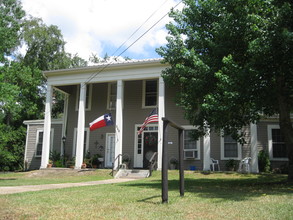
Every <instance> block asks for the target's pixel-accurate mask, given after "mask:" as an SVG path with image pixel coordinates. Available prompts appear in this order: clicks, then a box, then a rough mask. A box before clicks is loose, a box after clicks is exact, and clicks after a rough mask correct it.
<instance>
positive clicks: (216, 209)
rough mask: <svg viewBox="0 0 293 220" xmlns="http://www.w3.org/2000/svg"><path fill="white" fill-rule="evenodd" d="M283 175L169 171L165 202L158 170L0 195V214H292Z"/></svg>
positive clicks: (261, 216) (240, 216)
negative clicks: (126, 178)
mask: <svg viewBox="0 0 293 220" xmlns="http://www.w3.org/2000/svg"><path fill="white" fill-rule="evenodd" d="M286 178H287V176H284V175H243V174H236V173H233V174H225V173H213V174H208V175H204V174H201V173H194V172H191V171H186V172H185V196H184V197H180V196H179V189H178V188H179V182H178V171H170V172H169V203H168V204H161V175H160V172H158V171H157V172H154V175H153V177H151V178H147V179H143V180H137V181H133V182H128V183H120V184H111V185H97V186H86V187H74V188H66V189H58V190H47V191H38V192H28V193H20V194H11V195H1V196H0V204H1V205H0V219H141V220H142V219H178V220H179V219H288V220H289V219H293V205H292V204H293V194H292V193H293V186H292V185H290V184H288V183H286V182H285V181H286Z"/></svg>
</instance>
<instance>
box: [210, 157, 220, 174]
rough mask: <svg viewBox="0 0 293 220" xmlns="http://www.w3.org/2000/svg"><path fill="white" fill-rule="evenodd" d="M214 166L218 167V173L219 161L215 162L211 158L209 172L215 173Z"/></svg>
mask: <svg viewBox="0 0 293 220" xmlns="http://www.w3.org/2000/svg"><path fill="white" fill-rule="evenodd" d="M215 166H216V167H218V171H220V164H219V160H215V159H214V158H211V163H210V167H211V171H215Z"/></svg>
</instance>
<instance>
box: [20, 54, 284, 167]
mask: <svg viewBox="0 0 293 220" xmlns="http://www.w3.org/2000/svg"><path fill="white" fill-rule="evenodd" d="M166 66H167V65H165V64H162V63H161V59H150V60H133V61H132V60H130V61H124V62H120V63H111V64H105V63H103V64H99V65H96V66H90V67H81V68H73V69H62V70H54V71H46V72H44V76H45V77H46V78H47V96H46V103H45V118H44V120H35V121H25V122H24V123H25V124H26V125H27V141H26V150H25V163H26V166H27V168H28V169H39V168H46V167H47V164H48V161H49V155H50V151H52V150H55V151H58V152H60V153H61V154H65V155H67V157H72V158H74V159H75V168H76V169H79V168H81V165H82V162H83V159H84V157H85V155H86V154H87V153H90V154H91V155H93V154H97V153H99V154H100V155H102V156H103V158H104V161H103V167H105V168H107V167H109V168H110V167H112V163H113V160H114V158H116V157H117V156H118V155H119V154H123V155H128V157H129V158H130V159H131V163H130V167H132V168H147V165H148V163H147V162H148V159H149V158H150V156H151V155H152V154H153V153H154V152H157V153H158V169H161V163H162V161H161V158H162V144H163V140H162V137H163V122H162V121H161V120H159V122H158V123H150V124H148V125H147V127H146V128H145V130H144V131H143V132H142V133H141V134H140V135H138V130H139V129H140V126H141V125H142V123H143V122H144V120H145V118H146V117H147V116H148V115H149V113H150V112H151V111H152V110H153V109H154V108H157V109H158V117H159V119H161V118H162V117H167V118H169V119H171V120H172V121H174V122H176V123H178V124H179V125H181V126H182V127H183V128H184V129H185V130H184V167H185V169H190V168H191V167H192V168H193V169H194V168H195V169H198V170H210V169H211V166H210V165H211V158H214V159H216V160H219V164H220V169H221V170H225V163H226V162H227V161H228V160H230V159H234V160H241V159H243V158H244V157H251V169H252V172H258V157H257V155H258V152H259V150H261V149H266V150H268V152H269V153H270V159H271V161H272V162H273V163H272V164H273V166H274V167H278V166H280V165H281V164H283V163H286V161H287V159H286V150H285V145H284V141H283V139H282V136H281V134H280V129H279V125H278V121H277V119H274V118H269V119H264V120H262V121H261V122H259V123H258V124H257V125H256V124H251V125H250V126H247V127H245V128H243V129H244V130H245V134H246V136H245V140H246V143H245V144H243V145H240V144H238V143H237V142H236V141H235V140H233V139H232V138H231V137H230V136H221V135H219V134H216V133H213V132H211V133H210V134H207V135H206V136H204V137H202V138H200V139H199V140H198V141H194V140H192V139H191V137H190V131H191V130H192V129H194V127H193V126H192V125H190V124H189V122H188V121H187V120H185V119H184V112H183V110H182V109H181V108H179V107H178V106H176V104H175V102H174V101H175V95H176V88H170V87H167V86H165V83H164V81H163V79H162V77H161V72H162V70H163V69H164V68H166ZM54 89H56V90H59V91H61V92H62V93H64V94H65V104H64V114H63V118H62V119H59V120H55V119H52V116H51V115H52V113H51V109H52V99H53V96H52V93H53V90H54ZM105 113H111V114H112V117H113V120H114V125H113V126H106V127H103V128H100V129H97V130H94V131H90V130H89V123H90V122H92V121H93V120H95V119H96V118H98V117H99V116H102V115H104V114H105ZM167 143H168V155H169V159H170V160H171V159H173V160H174V159H178V136H177V131H176V130H175V129H172V128H170V129H169V134H168V142H167ZM117 163H118V162H117V161H116V164H115V166H117V165H118V164H117Z"/></svg>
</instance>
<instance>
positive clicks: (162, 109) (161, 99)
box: [158, 77, 165, 170]
mask: <svg viewBox="0 0 293 220" xmlns="http://www.w3.org/2000/svg"><path fill="white" fill-rule="evenodd" d="M158 106H159V112H158V117H159V128H158V129H159V132H158V170H161V169H162V154H163V121H162V118H163V117H165V83H164V80H163V78H162V77H160V78H159V103H158Z"/></svg>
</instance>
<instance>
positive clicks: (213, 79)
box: [157, 0, 293, 180]
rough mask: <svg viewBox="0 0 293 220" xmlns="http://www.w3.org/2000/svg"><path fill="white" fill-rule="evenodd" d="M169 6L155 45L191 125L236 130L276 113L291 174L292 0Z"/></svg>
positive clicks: (212, 0)
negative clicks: (163, 37) (162, 38)
mask: <svg viewBox="0 0 293 220" xmlns="http://www.w3.org/2000/svg"><path fill="white" fill-rule="evenodd" d="M183 2H184V4H185V7H184V8H183V9H182V11H178V10H176V11H174V10H172V11H171V13H170V17H172V18H173V22H171V23H169V24H167V29H168V31H169V36H168V37H167V41H168V43H167V45H166V46H163V47H161V48H158V49H157V52H158V53H159V54H160V55H161V56H162V57H163V58H164V62H166V63H169V64H170V67H169V68H167V69H166V70H165V71H164V72H163V78H164V80H165V82H166V84H167V85H172V86H178V87H179V88H180V92H179V95H178V98H177V103H178V104H179V105H180V106H181V107H183V109H184V110H185V116H186V118H187V119H188V120H189V121H190V122H191V123H192V124H193V125H197V126H198V129H197V136H199V135H203V134H205V133H206V131H207V129H208V128H211V129H215V130H217V131H219V130H224V132H225V133H228V134H233V136H234V137H238V132H237V131H238V130H240V129H241V128H242V127H243V126H245V125H248V124H250V123H256V122H257V121H259V120H260V118H261V117H263V116H265V115H266V116H271V115H273V114H278V115H279V122H280V128H281V132H282V133H283V135H284V137H285V142H286V147H287V152H288V157H289V172H290V173H289V179H290V180H292V179H293V129H292V121H291V118H290V113H291V112H292V110H293V3H292V1H289V0H282V1H276V0H265V1H264V0H204V1H194V0H184V1H183Z"/></svg>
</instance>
